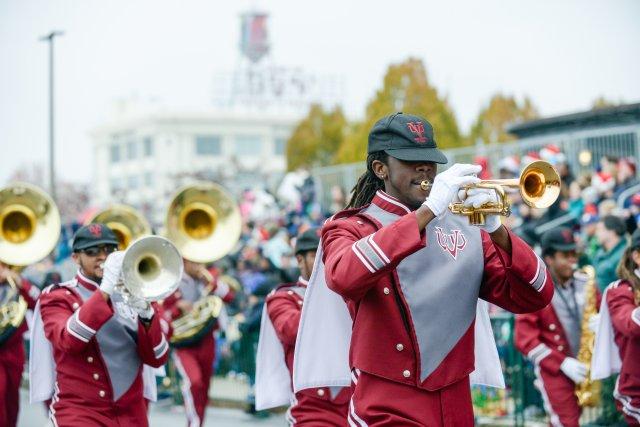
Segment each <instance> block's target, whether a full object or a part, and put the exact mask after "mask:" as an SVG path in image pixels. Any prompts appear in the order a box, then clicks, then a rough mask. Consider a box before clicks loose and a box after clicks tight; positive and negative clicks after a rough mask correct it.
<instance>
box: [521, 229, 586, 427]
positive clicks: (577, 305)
mask: <svg viewBox="0 0 640 427" xmlns="http://www.w3.org/2000/svg"><path fill="white" fill-rule="evenodd" d="M541 246H542V256H543V259H544V262H545V264H546V265H547V267H548V269H549V271H550V272H551V277H552V279H553V285H554V287H555V293H554V295H553V299H552V300H551V304H550V305H548V306H547V307H545V308H543V309H542V310H540V311H538V312H535V313H529V314H519V315H517V316H516V323H515V345H516V348H517V349H518V350H519V351H520V352H521V353H522V354H523V355H524V356H525V357H527V358H528V359H529V360H530V361H531V362H532V363H533V365H534V369H535V374H536V381H535V385H536V387H537V388H538V389H539V390H540V393H541V394H542V397H543V401H544V407H545V410H546V412H547V414H548V416H549V420H550V423H551V425H553V426H565V427H570V426H578V425H579V420H580V414H581V409H580V406H579V404H578V398H577V396H576V393H575V390H576V384H578V383H581V382H583V381H584V380H585V379H586V378H587V375H588V370H589V367H588V366H587V365H585V364H584V363H582V362H580V361H579V360H578V359H577V355H578V350H579V348H580V337H581V330H582V329H581V325H582V315H583V311H584V303H585V299H586V298H585V281H583V280H580V279H578V278H577V277H579V276H576V275H575V274H574V273H575V272H576V270H575V268H576V267H575V266H576V263H577V261H578V256H577V253H576V247H577V245H576V241H575V239H574V235H573V232H572V230H571V229H569V228H567V227H559V228H556V229H553V230H550V231H547V232H546V233H545V234H543V235H542V237H541ZM596 306H597V305H596ZM593 321H594V322H595V321H597V318H594V319H593ZM592 327H593V326H592Z"/></svg>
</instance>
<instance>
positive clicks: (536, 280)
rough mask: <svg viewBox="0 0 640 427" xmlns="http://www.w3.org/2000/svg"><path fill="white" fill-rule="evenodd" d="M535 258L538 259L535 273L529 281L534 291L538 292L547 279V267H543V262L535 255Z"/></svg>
mask: <svg viewBox="0 0 640 427" xmlns="http://www.w3.org/2000/svg"><path fill="white" fill-rule="evenodd" d="M536 258H537V260H538V266H537V268H536V275H535V276H534V277H533V279H531V281H530V282H529V283H530V284H531V286H533V288H534V289H535V290H536V291H538V292H540V291H541V290H542V288H543V287H544V284H545V282H546V281H547V267H545V265H544V262H542V260H541V259H540V258H539V257H537V256H536Z"/></svg>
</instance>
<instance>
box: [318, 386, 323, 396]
mask: <svg viewBox="0 0 640 427" xmlns="http://www.w3.org/2000/svg"><path fill="white" fill-rule="evenodd" d="M318 396H320V397H322V396H324V390H323V389H321V388H319V389H318Z"/></svg>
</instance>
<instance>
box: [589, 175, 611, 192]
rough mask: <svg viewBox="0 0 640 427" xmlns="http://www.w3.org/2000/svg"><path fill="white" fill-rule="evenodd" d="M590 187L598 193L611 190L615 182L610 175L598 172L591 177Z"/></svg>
mask: <svg viewBox="0 0 640 427" xmlns="http://www.w3.org/2000/svg"><path fill="white" fill-rule="evenodd" d="M591 185H592V186H593V187H595V188H596V189H597V190H598V192H599V193H604V192H605V191H608V190H612V189H613V187H614V186H615V185H616V181H615V180H614V179H613V177H612V176H611V174H609V173H607V172H598V173H596V174H594V175H593V176H592V177H591Z"/></svg>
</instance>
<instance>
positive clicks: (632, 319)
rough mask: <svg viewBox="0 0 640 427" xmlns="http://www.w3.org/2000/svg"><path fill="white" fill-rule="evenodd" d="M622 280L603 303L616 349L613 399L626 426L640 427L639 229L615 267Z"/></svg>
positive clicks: (616, 283) (610, 291)
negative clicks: (617, 359)
mask: <svg viewBox="0 0 640 427" xmlns="http://www.w3.org/2000/svg"><path fill="white" fill-rule="evenodd" d="M617 273H618V277H620V279H621V280H619V281H617V282H614V283H612V284H611V285H610V286H609V288H608V290H607V293H606V302H607V306H608V308H609V313H610V316H611V323H612V324H613V331H614V337H615V343H616V344H617V346H618V350H619V354H620V360H621V362H622V363H621V369H620V376H619V377H618V381H617V382H616V387H615V390H614V393H613V396H614V397H615V399H616V406H617V407H618V410H619V411H621V412H622V413H623V414H624V418H625V420H626V421H627V423H628V424H629V425H634V426H637V425H640V229H638V230H636V231H635V232H634V233H633V235H632V236H631V242H630V244H629V246H628V247H627V249H626V250H625V252H624V254H623V255H622V259H621V260H620V264H619V265H618V272H617Z"/></svg>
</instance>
